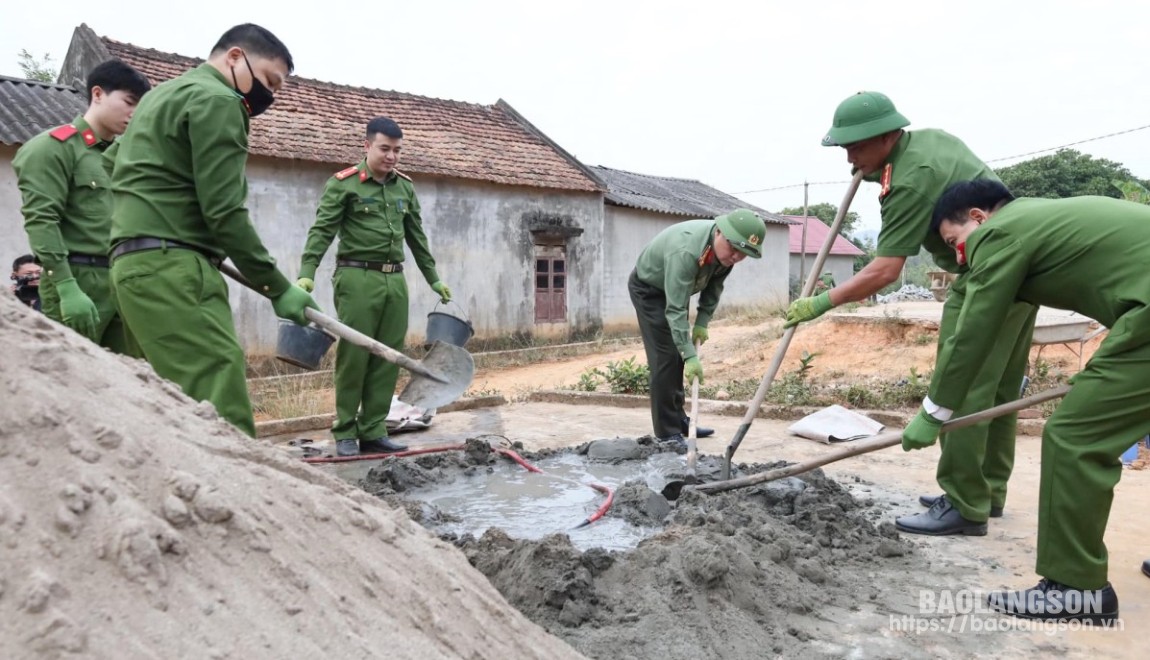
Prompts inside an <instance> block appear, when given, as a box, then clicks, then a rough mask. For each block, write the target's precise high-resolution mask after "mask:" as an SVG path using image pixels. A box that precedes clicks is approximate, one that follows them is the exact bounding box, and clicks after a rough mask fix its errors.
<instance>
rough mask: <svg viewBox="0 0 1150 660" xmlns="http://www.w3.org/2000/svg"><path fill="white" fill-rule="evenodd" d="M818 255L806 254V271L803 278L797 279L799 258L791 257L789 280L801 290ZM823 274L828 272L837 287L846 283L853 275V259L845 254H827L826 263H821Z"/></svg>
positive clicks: (796, 256) (797, 256) (793, 255)
mask: <svg viewBox="0 0 1150 660" xmlns="http://www.w3.org/2000/svg"><path fill="white" fill-rule="evenodd" d="M817 257H818V254H810V253H808V254H807V259H806V261H807V263H806V271H805V272H804V273H803V276H802V277H801V278H800V277H799V265H800V260H801V257H800V256H799V255H797V254H792V255H791V274H790V276H791V278H793V279H795V281H797V282H798V283H799V287H800V289H801V287H802V285H803V283H804V282H806V279H807V278H808V277H810V274H811V268H813V267H814V265H815V259H816V258H817ZM823 272H824V273H826V272H830V274H831V276H832V277H834V278H835V284H836V285H839V284H842V283H843V282H846V281H847V280H849V279H850V278H851V276H853V275H854V272H855V258H854V257H851V256H848V255H845V254H829V255H827V260H826V262H824V263H823Z"/></svg>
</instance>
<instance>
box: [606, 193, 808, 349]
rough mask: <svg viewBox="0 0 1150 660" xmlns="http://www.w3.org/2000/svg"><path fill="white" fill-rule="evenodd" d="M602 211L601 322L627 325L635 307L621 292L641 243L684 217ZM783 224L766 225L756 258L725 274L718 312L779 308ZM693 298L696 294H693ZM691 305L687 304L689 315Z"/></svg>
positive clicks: (783, 287)
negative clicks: (734, 307)
mask: <svg viewBox="0 0 1150 660" xmlns="http://www.w3.org/2000/svg"><path fill="white" fill-rule="evenodd" d="M605 208H606V211H605V214H606V218H605V220H606V229H605V233H606V240H605V241H604V245H605V250H606V254H605V263H604V268H605V273H606V278H605V282H606V284H605V286H604V290H603V324H604V325H605V326H612V327H624V326H633V325H635V324H636V321H635V309H634V308H633V307H632V306H631V298H630V296H629V295H628V293H627V278H628V277H629V276H630V275H631V271H632V270H633V269H634V268H635V261H636V260H637V259H638V258H639V253H641V252H642V251H643V248H644V247H646V245H647V243H649V242H650V241H651V239H652V238H654V237H655V235H656V234H658V233H659V232H660V231H662V230H664V229H666V228H667V227H669V226H671V225H672V224H675V223H677V222H683V221H684V220H685V219H686V218H683V217H681V216H672V215H666V214H663V213H654V212H651V211H642V210H639V209H632V208H627V207H622V206H613V205H608V206H606V207H605ZM787 243H788V230H787V227H786V226H785V225H776V224H768V225H767V233H766V236H765V239H764V241H763V258H762V259H744V260H743V261H742V262H740V263H739V264H737V265H736V266H735V269H734V270H733V271H732V272H731V274H730V275H729V276H727V281H726V285H725V287H724V289H723V298H722V300H721V301H720V302H719V308H720V309H722V308H723V307H724V306H729V305H764V304H766V305H783V304H785V303H786V298H787V282H788V280H787V278H788V273H787V268H788V265H787V249H788V248H787ZM696 298H697V296H696ZM694 305H695V302H692V303H691V309H692V314H693V313H694V312H693V310H694Z"/></svg>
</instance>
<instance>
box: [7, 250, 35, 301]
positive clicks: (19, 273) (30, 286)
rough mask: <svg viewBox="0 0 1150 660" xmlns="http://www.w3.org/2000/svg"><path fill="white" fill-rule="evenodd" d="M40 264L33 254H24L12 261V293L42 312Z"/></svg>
mask: <svg viewBox="0 0 1150 660" xmlns="http://www.w3.org/2000/svg"><path fill="white" fill-rule="evenodd" d="M41 270H43V269H42V268H41V267H40V262H38V261H36V257H35V256H33V255H31V254H22V255H20V256H18V257H16V259H14V260H13V261H12V275H10V276H9V277H11V278H12V293H13V295H15V296H16V299H17V300H19V301H20V302H22V303H24V304H25V305H27V306H29V307H31V308H32V309H34V310H36V311H37V312H38V311H40V271H41Z"/></svg>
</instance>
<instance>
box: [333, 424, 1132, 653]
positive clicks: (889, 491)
mask: <svg viewBox="0 0 1150 660" xmlns="http://www.w3.org/2000/svg"><path fill="white" fill-rule="evenodd" d="M703 421H704V423H705V424H708V425H713V426H714V427H715V428H716V430H717V432H716V435H715V436H714V437H713V438H708V439H703V440H700V451H702V452H704V453H707V454H711V455H719V454H721V451H722V449H723V447H724V446H725V445H726V442H727V441H728V440H729V439H730V437H732V435H733V433H734V431H735V430H736V428H737V426H738V423H739V420H738V419H737V418H733V417H711V418H706V419H704V420H703ZM648 424H649V418H648V413H647V411H645V410H642V409H626V408H612V407H602V406H574V405H564V404H555V403H512V404H509V405H506V406H499V407H493V408H485V409H478V410H473V411H464V412H457V413H448V414H443V415H440V416H438V417H437V418H436V421H435V423H434V425H433V426H432V427H431V428H430V429H428V430H426V431H422V432H419V433H417V434H407V435H404V436H402V438H403V440H404V441H405V442H407V443H409V444H413V445H415V446H422V445H425V444H438V443H443V442H451V443H454V442H459V441H462V440H463V439H465V438H468V437H473V436H475V435H477V434H482V433H493V434H500V435H504V436H506V437H508V438H509V439H512V440H516V441H520V442H522V443H523V444H524V445H525V447H526V448H527V449H528V450H540V449H546V448H556V447H570V446H574V445H577V444H580V443H584V442H588V441H590V440H594V439H597V438H602V437H612V436H615V435H632V436H633V435H638V434H641V433H642V432H643V431H644V430H645V429H646V428H647V426H648ZM787 425H788V424H787V423H786V422H779V421H774V420H757V421H756V422H755V424H754V426H753V427H752V429H751V432H750V433H749V434H748V436H747V438H746V440H745V441H744V443H743V445H742V448H741V449H740V453H739V455H738V457H737V458H738V460H739V461H748V462H762V463H767V462H772V461H779V460H785V461H801V460H804V459H810V458H814V457H817V456H820V455H822V454H825V453H826V452H829V451H834V449H835V448H834V447H831V446H828V445H823V444H820V443H816V442H812V441H809V440H804V439H801V438H797V437H794V436H789V435H788V434H787V432H786V427H787ZM1039 444H1040V441H1039V439H1038V438H1032V437H1024V438H1020V439H1019V444H1018V458H1017V467H1016V469H1015V474H1014V477H1013V480H1012V482H1011V494H1010V498H1009V500H1008V502H1007V505H1006V514H1005V516H1004V517H1003V518H1001V519H995V520H992V521H991V524H990V533H989V535H987V536H985V537H943V538H927V537H913V536H908V535H902V539H903V540H904V541H905V542H906V543H907V544H909V545H910V546H911V547H912V548H913V549H914V551H913V552H912V553H910V554H909V555H908V556H907V557H903V558H897V559H894V560H891V559H882V558H875V559H874V561H873V562H868V563H858V562H854V561H846V562H844V563H843V566H842V567H836V566H827V567H826V568H825V570H826V571H827V573H828V575H830V576H832V577H833V581H834V583H835V584H838V585H842V584H851V583H852V582H851V578H852V577H854V578H857V577H859V576H865V579H864V580H863V582H864V583H865V584H867V585H869V586H871V587H872V588H873V589H874V591H875V593H877V596H876V597H875V598H874V599H873V600H872V599H871V598H870V593H869V592H866V598H865V602H842V603H826V602H825V601H822V600H820V601H819V602H821V603H822V605H820V606H819V607H816V608H814V609H813V610H811V611H791V612H785V613H783V614H782V615H781V616H780V617H779V618H778V620H777V621H775V623H774V625H776V626H780V627H781V628H782V629H786V630H788V631H792V630H793V633H789V637H790V640H789V641H788V642H785V645H784V646H783V647H782V648H783V649H784V651H787V653H782V655H784V656H785V657H846V656H851V657H915V656H918V657H989V656H999V657H1001V656H1003V655H1006V654H1009V653H1015V652H1017V653H1025V654H1033V653H1035V652H1036V651H1038V652H1043V653H1057V654H1061V655H1064V656H1067V657H1108V658H1132V659H1133V658H1142V657H1145V653H1144V644H1143V643H1142V641H1141V638H1140V637H1139V636H1138V635H1139V630H1138V625H1139V624H1141V623H1143V622H1145V621H1146V620H1147V617H1148V616H1150V579H1147V578H1146V577H1145V576H1143V575H1142V573H1141V572H1140V570H1139V567H1140V565H1141V562H1142V561H1143V560H1144V559H1147V558H1150V546H1147V545H1146V541H1145V540H1146V539H1147V538H1150V517H1148V516H1146V515H1145V503H1146V501H1147V500H1148V498H1150V471H1147V470H1142V471H1139V470H1125V471H1124V474H1123V479H1122V481H1121V482H1120V483H1119V485H1118V488H1117V492H1116V496H1115V500H1114V507H1113V510H1112V513H1111V518H1110V526H1109V528H1108V532H1107V537H1106V542H1107V546H1108V548H1109V551H1110V579H1111V581H1112V583H1113V584H1114V586H1115V589H1116V590H1117V591H1118V594H1119V597H1120V599H1121V617H1122V621H1123V626H1124V629H1123V630H1115V631H1097V630H1095V631H1082V630H1079V631H1073V630H1063V631H1044V630H1026V629H1013V630H1005V631H985V630H982V631H980V632H972V631H970V630H964V631H960V626H962V625H971V626H973V625H974V622H975V620H976V619H977V620H978V621H979V622H980V625H982V626H983V627H984V628H985V627H986V626H988V625H991V624H988V623H986V622H987V621H991V622H994V625H1008V624H1009V623H1011V622H1013V621H1014V620H1013V619H1009V618H1004V617H995V616H990V617H989V618H988V617H987V616H985V615H983V616H981V617H977V616H971V617H942V618H941V619H940V621H941V622H942V623H940V624H937V625H941V626H942V627H943V628H942V630H932V631H925V632H922V633H915V632H913V631H911V632H908V631H907V630H905V629H899V628H898V625H897V624H896V623H892V622H893V621H895V620H898V621H903V619H902V618H901V617H912V618H914V620H915V621H924V622H926V623H919V624H918V625H930V624H929V622H930V620H931V618H932V615H930V614H929V613H920V609H919V603H920V598H921V597H922V592H928V594H927V595H928V596H929V595H935V596H936V597H938V594H939V593H940V592H939V590H942V589H948V590H952V591H957V590H964V589H968V590H978V591H989V590H996V589H1002V588H1009V589H1018V588H1024V587H1029V586H1033V584H1034V583H1035V582H1036V581H1037V579H1038V578H1037V576H1036V575H1035V574H1034V545H1035V541H1036V538H1035V537H1036V531H1037V530H1036V525H1037V514H1036V501H1037V495H1038V475H1039V472H1038V462H1039V449H1040V447H1039ZM937 458H938V450H937V448H935V449H929V450H924V451H920V452H911V453H904V452H902V451H901V450H900V449H899V448H897V447H894V448H890V449H887V450H883V451H881V452H875V453H872V454H866V455H862V456H858V457H854V458H851V459H848V460H846V461H842V462H839V463H834V464H831V465H829V466H827V467H826V468H825V474H826V476H828V477H830V478H833V479H834V480H836V481H837V482H838V483H839V484H841V485H842V486H844V487H845V488H846V489H847V490H848V491H849V492H850V493H851V494H852V495H854V496H855V498H856V499H857V500H858V501H859V502H860V506H861V507H862V512H861V515H863V516H865V517H866V519H867V520H868V521H870V523H872V524H874V525H879V524H881V523H882V522H883V521H892V520H893V519H894V518H895V517H896V516H899V515H905V514H909V513H915V512H918V511H921V510H922V509H921V507H920V506H919V505H918V504H917V502H916V501H915V499H916V498H917V496H918V495H919V494H923V493H935V492H937V486H936V485H935V483H934V466H935V462H936V461H937ZM371 467H372V464H371V463H370V462H366V461H365V462H360V463H351V464H345V465H342V466H339V467H338V468H336V467H331V466H325V467H324V469H325V470H327V471H330V472H333V473H338V474H340V476H341V477H343V478H345V479H348V480H351V481H357V480H359V479H362V478H363V477H364V476H366V474H367V472H368V471H369V470H370V468H371ZM588 513H590V511H588ZM572 533H577V532H572ZM490 543H494V544H495V546H492V547H494V548H498V547H499V546H498V543H497V542H496V541H489V544H490ZM492 547H488V550H489V551H491V552H494V551H495V550H493V549H492ZM550 550H551V551H554V550H555V549H554V548H550ZM539 551H540V552H544V551H545V550H544V549H540V550H539ZM711 551H712V550H711V549H709V548H708V547H700V548H698V549H697V552H698V553H699V556H700V557H707V556H708V553H709V552H711ZM503 552H508V550H506V549H504V550H503ZM520 552H523V550H520ZM512 556H514V553H512ZM548 556H550V555H548ZM558 556H566V555H565V554H564V553H563V552H560V553H559V555H558ZM720 556H723V557H726V556H728V554H727V553H726V552H725V551H724V552H723V553H720ZM760 559H761V558H760ZM511 560H512V559H509V561H511ZM488 568H489V569H490V567H488ZM842 571H850V575H849V576H844V575H841V572H842ZM496 572H497V571H496ZM495 579H496V582H497V586H498V583H499V579H498V578H495ZM541 579H543V578H541ZM802 588H804V589H808V590H812V591H813V592H814V593H816V594H818V595H820V596H821V595H822V594H829V593H837V591H836V589H835V588H833V585H831V586H826V587H824V586H820V585H818V584H815V583H809V582H808V583H804V586H803V587H802ZM703 593H704V594H706V593H707V592H705V591H704V592H703ZM861 593H863V592H861V591H860V594H861ZM505 595H507V596H508V598H510V599H511V600H512V601H513V602H514V600H515V596H514V594H513V593H512V594H505ZM762 596H763V597H764V598H776V599H777V598H781V597H782V596H779V595H778V594H777V593H772V592H769V591H764V592H763V594H762ZM711 598H712V601H710V602H712V605H711V608H712V609H707V607H706V606H700V607H701V610H700V611H704V612H707V613H709V615H710V616H717V614H716V613H717V612H721V611H723V610H722V608H721V607H720V606H719V605H718V604H716V603H715V601H714V600H713V599H714V598H717V597H716V596H714V595H713V594H712V596H711ZM858 600H859V601H864V599H863V598H862V597H861V596H860V597H859V599H858ZM800 609H801V608H800ZM892 617H893V618H892ZM952 620H953V621H954V623H953V624H952V623H951V621H952ZM537 622H539V623H541V624H542V625H544V626H545V627H547V628H548V630H549V631H550V632H552V633H554V634H556V635H558V636H560V637H562V638H564V639H566V640H567V641H569V642H570V643H572V644H573V645H574V646H576V648H577V649H579V650H581V651H583V652H584V653H587V654H588V655H591V657H628V656H624V655H611V654H610V653H604V654H602V655H600V654H598V653H597V652H596V651H597V650H599V651H600V652H601V649H600V648H599V647H598V646H596V643H595V642H594V635H593V631H592V632H591V633H586V634H579V633H577V632H572V630H571V629H570V628H568V627H566V626H563V625H555V626H549V625H548V622H547V620H545V619H540V620H538V621H537ZM964 622H965V623H964ZM1003 622H1005V623H1003ZM600 625H601V624H600ZM716 625H720V626H722V625H726V624H725V623H721V622H720V623H716ZM947 626H951V627H952V629H950V630H948V629H947ZM697 628H698V627H697V626H692V627H691V629H690V630H688V631H684V632H683V633H682V635H684V636H686V638H689V639H694V638H695V637H694V635H695V634H696V632H697ZM625 632H626V631H624V636H625ZM666 634H667V635H670V636H673V635H675V634H676V633H675V632H673V631H669V632H667V633H666ZM587 639H591V640H592V641H590V642H588V641H587ZM796 640H797V641H802V642H803V644H802V645H794V644H792V643H790V642H793V641H796ZM627 648H631V647H627ZM676 648H677V647H676V646H675V645H674V644H672V643H671V640H669V639H662V640H661V641H656V642H652V646H651V649H652V650H657V651H658V653H652V654H651V655H646V654H644V653H637V654H635V655H633V656H630V657H731V658H735V657H769V656H775V655H778V654H779V653H776V652H772V650H771V647H767V648H763V649H756V650H755V651H749V652H750V653H751V655H749V656H748V655H743V656H740V655H739V654H738V653H736V652H734V651H732V650H731V649H730V648H729V647H726V646H723V645H720V646H719V648H698V649H692V651H693V654H691V655H680V654H678V653H676V652H675V649H676ZM718 650H722V651H723V652H722V653H718V652H717V651H718ZM743 650H744V651H748V649H745V648H744V649H743ZM852 654H853V655H852Z"/></svg>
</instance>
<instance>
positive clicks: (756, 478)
mask: <svg viewBox="0 0 1150 660" xmlns="http://www.w3.org/2000/svg"><path fill="white" fill-rule="evenodd" d="M1069 391H1070V386H1069V385H1063V386H1061V387H1055V388H1053V389H1050V390H1046V391H1045V392H1039V393H1038V394H1032V395H1031V396H1028V397H1026V398H1025V399H1018V400H1017V401H1011V402H1009V403H1004V404H1002V405H1000V406H995V407H993V408H988V409H986V410H982V411H979V412H976V413H972V414H970V415H967V416H965V417H959V418H958V419H952V420H951V421H949V422H947V423H945V424H943V425H942V433H946V432H947V431H955V430H957V429H961V428H963V427H966V426H970V425H972V424H977V423H979V422H984V421H986V420H988V419H993V418H995V417H1001V416H1002V415H1009V414H1010V413H1014V412H1018V411H1019V410H1022V409H1023V408H1029V407H1030V406H1035V405H1038V404H1040V403H1043V402H1045V401H1050V400H1051V399H1059V398H1062V397H1064V396H1066V393H1067V392H1069ZM901 442H902V431H891V432H890V433H883V434H882V435H876V436H875V437H873V438H870V439H867V440H860V441H858V442H855V443H851V445H850V446H849V447H846V448H844V449H842V450H840V451H836V452H831V453H829V454H827V455H826V456H821V457H819V458H815V459H812V460H809V461H803V462H802V463H795V464H794V465H788V466H786V467H783V468H779V469H777V470H768V471H767V472H760V473H759V474H752V475H751V476H749V477H741V478H739V479H729V480H727V481H714V482H711V483H707V484H701V485H699V486H696V487H695V489H696V490H698V491H699V492H702V493H721V492H723V491H726V490H733V489H735V488H745V487H747V486H754V485H755V484H761V483H764V482H767V481H775V480H778V479H784V478H786V477H793V476H794V475H796V474H802V473H804V472H810V471H811V470H813V469H815V468H818V467H822V466H824V465H826V464H828V463H834V462H836V461H841V460H843V459H844V458H850V457H851V456H858V455H859V454H866V453H870V452H872V451H877V450H879V449H886V448H887V447H893V446H895V445H897V444H900V443H901Z"/></svg>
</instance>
